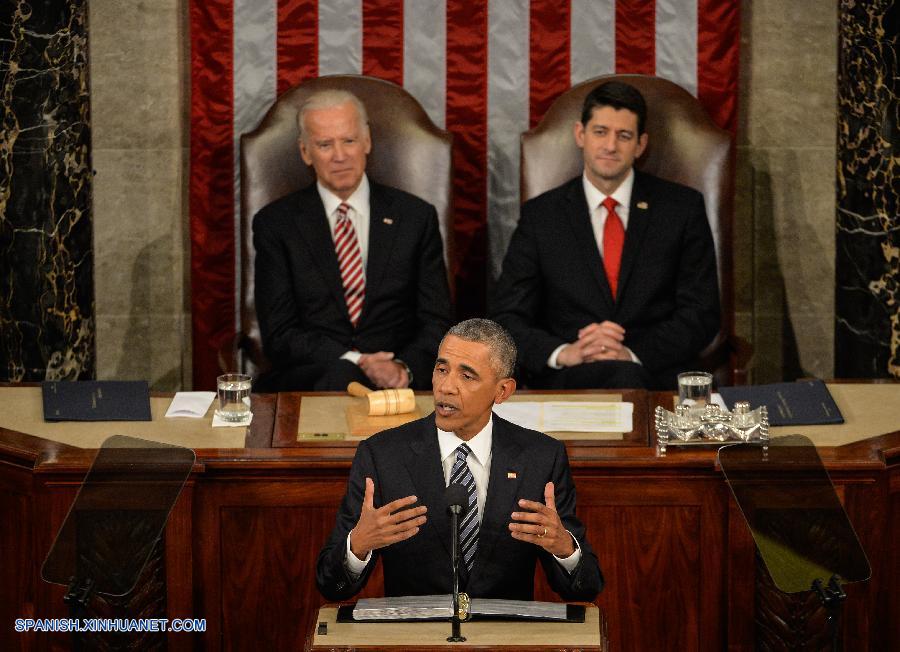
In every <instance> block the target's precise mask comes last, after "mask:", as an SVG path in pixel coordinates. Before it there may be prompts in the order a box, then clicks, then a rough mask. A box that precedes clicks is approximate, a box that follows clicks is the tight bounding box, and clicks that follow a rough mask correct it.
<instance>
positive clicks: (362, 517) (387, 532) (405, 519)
mask: <svg viewBox="0 0 900 652" xmlns="http://www.w3.org/2000/svg"><path fill="white" fill-rule="evenodd" d="M417 500H418V498H417V497H416V496H406V497H405V498H398V499H397V500H394V501H391V502H389V503H388V504H387V505H382V506H381V507H379V508H378V509H375V482H374V481H373V480H372V478H366V490H365V494H364V496H363V503H362V510H361V511H360V514H359V521H357V523H356V527H354V528H353V532H351V533H350V550H351V552H353V554H354V555H356V557H357V559H365V557H366V555H368V554H369V551H370V550H377V549H378V548H384V547H385V546H389V545H391V544H392V543H397V542H398V541H404V540H405V539H409V538H410V537H412V536H414V535H415V534H416V533H418V531H419V528H420V527H421V526H422V525H424V524H425V519H426V517H425V512H427V511H428V508H427V507H425V505H420V506H419V507H412V506H411V505H413V504H414V503H415V502H416V501H417Z"/></svg>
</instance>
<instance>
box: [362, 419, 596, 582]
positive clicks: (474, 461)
mask: <svg viewBox="0 0 900 652" xmlns="http://www.w3.org/2000/svg"><path fill="white" fill-rule="evenodd" d="M436 430H437V436H438V446H439V448H440V451H441V465H442V466H443V467H444V486H447V485H449V484H450V471H452V470H453V463H454V462H455V461H456V449H457V448H458V447H459V445H460V444H462V443H463V440H462V439H460V438H459V437H457V436H456V435H455V434H454V433H452V432H446V431H444V430H441V429H440V428H437V429H436ZM493 439H494V418H493V414H492V415H491V418H490V419H489V420H488V422H487V425H485V427H484V428H482V429H481V431H480V432H479V433H478V434H477V435H475V436H474V437H472V439H470V440H468V441H467V442H465V443H466V444H468V446H469V448H470V449H471V451H472V452H471V453H469V456H468V457H467V458H466V463H467V464H468V465H469V471H471V473H472V477H473V478H474V479H475V492H476V494H477V495H476V502H477V504H478V524H479V526H480V525H481V521H482V519H483V517H484V505H485V502H486V501H487V490H488V482H489V480H490V477H491V444H492V443H493ZM516 508H517V509H518V505H516ZM511 514H512V513H510V520H512V515H511ZM351 533H352V530H351ZM569 535H570V536H571V532H570V533H569ZM572 541H573V542H574V543H575V552H573V553H572V554H571V555H569V556H568V557H565V558H560V557H557V556H556V555H554V558H555V559H556V561H558V562H559V564H560V565H561V566H562V567H563V568H564V569H566V572H568V573H571V572H572V571H573V570H574V569H575V567H576V566H577V565H578V562H579V561H580V560H581V546H579V545H578V540H577V539H576V538H575V537H574V536H573V537H572ZM371 559H372V551H371V550H370V551H369V554H368V555H366V558H365V559H362V560H361V559H359V558H358V557H357V556H356V555H354V554H353V552H352V551H351V550H350V533H348V534H347V554H346V556H345V566H346V568H347V570H348V571H349V572H350V573H351V575H353V576H354V577H359V575H361V574H362V572H363V570H365V568H366V564H368V563H369V561H370V560H371Z"/></svg>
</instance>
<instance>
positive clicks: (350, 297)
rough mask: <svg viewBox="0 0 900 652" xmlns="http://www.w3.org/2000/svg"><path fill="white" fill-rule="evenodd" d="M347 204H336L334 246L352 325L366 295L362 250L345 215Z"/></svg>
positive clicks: (354, 325) (348, 207)
mask: <svg viewBox="0 0 900 652" xmlns="http://www.w3.org/2000/svg"><path fill="white" fill-rule="evenodd" d="M349 210H350V206H349V204H346V203H344V202H341V205H340V206H338V209H337V213H338V218H337V224H335V226H334V248H335V251H336V252H337V260H338V267H340V270H341V280H342V281H343V282H344V300H345V301H346V302H347V313H348V314H349V315H350V323H351V324H353V327H354V328H355V327H356V324H357V323H358V322H359V315H360V313H361V312H362V306H363V299H365V297H366V277H365V275H364V273H363V264H362V252H360V249H359V240H357V239H356V229H354V228H353V223H352V222H351V221H350V218H349V217H348V216H347V212H348V211H349Z"/></svg>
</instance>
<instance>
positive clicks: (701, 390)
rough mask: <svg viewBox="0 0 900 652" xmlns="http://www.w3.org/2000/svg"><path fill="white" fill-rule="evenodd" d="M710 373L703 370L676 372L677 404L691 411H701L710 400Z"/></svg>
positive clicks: (711, 378) (711, 379)
mask: <svg viewBox="0 0 900 652" xmlns="http://www.w3.org/2000/svg"><path fill="white" fill-rule="evenodd" d="M712 382H713V377H712V374H710V373H707V372H705V371H685V372H684V373H683V374H678V404H679V405H686V406H688V407H689V408H690V409H691V411H692V412H693V411H698V412H701V411H703V408H705V407H706V406H707V405H709V404H710V401H711V400H712Z"/></svg>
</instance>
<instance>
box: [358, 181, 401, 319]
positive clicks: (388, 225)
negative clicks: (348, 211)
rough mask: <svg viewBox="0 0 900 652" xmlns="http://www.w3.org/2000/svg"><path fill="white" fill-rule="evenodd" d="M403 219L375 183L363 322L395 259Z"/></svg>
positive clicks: (372, 188) (371, 203)
mask: <svg viewBox="0 0 900 652" xmlns="http://www.w3.org/2000/svg"><path fill="white" fill-rule="evenodd" d="M399 228H400V217H399V216H398V215H396V214H394V213H393V212H392V211H391V202H390V201H389V200H388V199H387V198H386V197H385V196H384V193H383V192H382V189H381V187H380V186H378V185H377V184H374V183H373V184H371V190H370V200H369V254H368V260H367V261H366V297H365V299H364V300H363V308H362V313H361V315H360V321H362V320H364V319H365V318H366V315H367V313H368V309H369V306H370V304H371V303H372V301H373V300H374V298H375V297H377V294H378V288H379V286H380V285H381V282H382V280H383V279H384V274H385V272H386V270H387V268H388V262H389V261H390V259H391V252H392V250H393V247H394V239H395V238H396V235H397V231H398V230H399Z"/></svg>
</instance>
